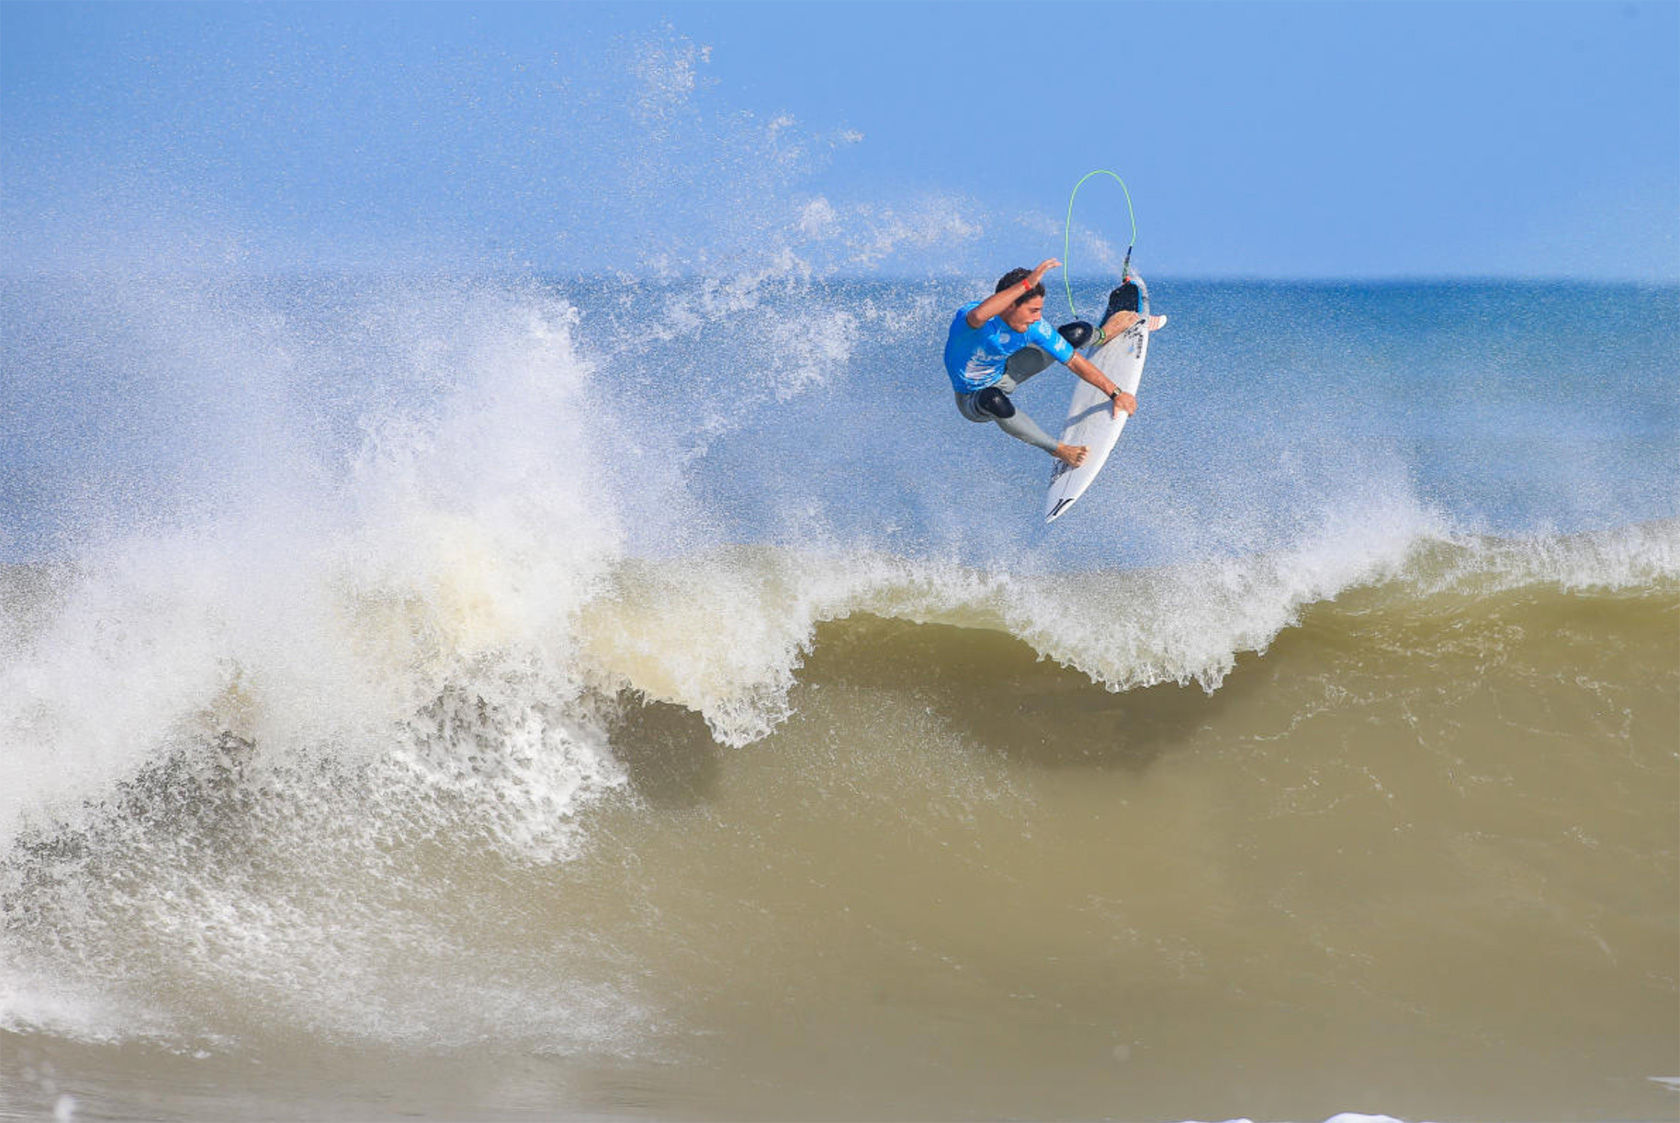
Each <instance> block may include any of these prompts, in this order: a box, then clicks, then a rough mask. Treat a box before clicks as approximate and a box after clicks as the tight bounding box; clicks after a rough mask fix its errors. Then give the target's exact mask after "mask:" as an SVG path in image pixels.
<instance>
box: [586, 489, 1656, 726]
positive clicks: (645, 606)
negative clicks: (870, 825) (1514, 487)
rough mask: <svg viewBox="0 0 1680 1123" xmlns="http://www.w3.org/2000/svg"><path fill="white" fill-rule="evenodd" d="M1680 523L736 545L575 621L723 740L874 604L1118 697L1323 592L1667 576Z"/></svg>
mask: <svg viewBox="0 0 1680 1123" xmlns="http://www.w3.org/2000/svg"><path fill="white" fill-rule="evenodd" d="M1677 582H1680V520H1671V521H1664V522H1656V523H1646V524H1638V525H1635V526H1630V527H1625V528H1621V529H1618V530H1613V531H1603V532H1593V533H1586V534H1578V535H1571V536H1532V537H1525V538H1498V537H1490V536H1482V535H1466V534H1454V533H1451V532H1449V531H1447V530H1445V529H1444V528H1443V527H1441V526H1440V524H1439V523H1438V522H1435V521H1433V520H1427V519H1419V520H1416V521H1410V522H1405V521H1397V522H1394V523H1390V524H1382V525H1379V526H1378V527H1377V528H1375V529H1374V530H1370V531H1367V532H1365V533H1358V532H1355V531H1350V530H1348V529H1346V528H1336V529H1335V530H1332V531H1330V532H1327V533H1326V534H1324V535H1323V536H1322V537H1320V538H1318V539H1316V540H1314V541H1312V542H1310V543H1308V544H1306V545H1303V546H1301V547H1298V548H1295V549H1292V550H1285V551H1279V552H1275V553H1269V554H1261V555H1257V556H1252V557H1234V558H1223V559H1214V560H1207V561H1201V562H1191V563H1185V564H1181V565H1176V566H1167V567H1159V568H1152V569H1142V570H1106V571H1097V572H1090V573H1076V574H1040V575H1029V574H1012V573H1008V572H1004V571H990V572H988V571H984V570H979V569H974V568H972V567H964V566H959V565H956V564H940V563H932V562H927V561H920V560H910V559H905V558H902V557H894V556H892V555H887V554H881V553H875V552H869V551H861V552H854V553H845V554H833V553H815V552H812V553H806V552H801V551H795V550H780V549H772V548H767V547H766V548H740V549H735V550H730V551H723V552H718V553H713V554H709V555H705V556H701V557H685V558H682V559H679V560H673V561H671V562H668V563H666V564H663V565H657V564H652V563H646V562H627V563H624V564H623V565H621V566H620V567H619V568H618V569H616V570H615V571H614V574H613V577H612V578H611V580H610V581H609V582H608V583H607V584H606V585H604V586H603V588H602V592H601V594H600V595H599V596H597V597H596V598H595V599H594V600H592V601H591V603H590V604H589V606H588V608H587V609H586V610H585V611H584V613H583V614H582V616H581V617H580V620H579V628H580V637H581V639H580V653H581V656H582V658H583V659H584V660H585V665H586V668H587V674H588V676H589V677H590V678H591V680H592V681H596V682H599V683H603V684H607V685H608V686H610V687H612V688H615V689H616V688H629V689H632V690H635V691H639V692H640V693H641V694H643V695H645V696H646V697H648V698H649V699H652V700H655V701H661V702H670V703H674V704H676V705H680V706H683V707H685V708H688V709H690V710H693V711H695V712H697V713H699V714H701V715H702V716H704V717H705V719H706V720H707V722H708V723H709V724H710V726H711V728H712V732H713V734H714V736H716V737H717V739H718V740H719V741H721V742H723V743H725V744H734V745H740V744H745V743H748V742H750V741H754V740H757V739H759V738H761V737H764V736H766V735H767V734H768V733H769V732H770V731H771V730H772V729H774V728H775V726H776V725H777V724H779V723H780V722H782V721H784V720H785V719H786V718H787V717H788V716H789V713H790V710H789V703H788V692H789V691H790V690H791V688H792V687H793V685H794V683H795V681H796V678H797V672H798V668H799V666H800V665H801V663H802V661H803V659H804V658H805V657H806V656H808V655H809V653H810V652H811V650H812V647H813V644H814V643H815V635H816V628H817V626H818V625H819V624H822V623H824V622H827V621H833V620H839V619H844V618H846V617H848V616H852V615H854V614H868V615H874V616H882V617H887V618H890V619H897V620H903V621H907V622H910V623H941V624H949V625H953V626H957V627H961V628H979V629H987V630H992V631H998V632H1003V633H1006V634H1009V635H1011V636H1014V637H1015V638H1017V639H1020V640H1023V641H1024V642H1026V643H1027V644H1029V645H1030V646H1031V647H1032V648H1033V650H1035V651H1036V652H1038V654H1039V655H1040V656H1041V657H1043V658H1048V659H1053V660H1055V661H1056V662H1058V663H1061V664H1063V665H1065V666H1068V667H1072V668H1074V669H1077V670H1079V671H1081V672H1083V673H1084V674H1085V675H1087V676H1088V677H1089V678H1090V679H1091V680H1092V681H1093V682H1095V683H1098V684H1100V685H1102V686H1103V687H1105V688H1107V689H1109V690H1111V691H1125V690H1132V689H1138V688H1142V687H1149V686H1154V685H1158V684H1161V683H1168V682H1171V683H1178V684H1180V685H1185V684H1189V683H1196V684H1198V685H1200V686H1201V687H1202V688H1203V689H1204V690H1208V691H1213V690H1215V689H1217V688H1218V687H1219V685H1220V684H1221V683H1222V682H1223V680H1224V678H1225V676H1226V675H1228V674H1229V673H1230V671H1231V670H1232V668H1233V667H1234V666H1235V663H1236V660H1237V658H1238V657H1239V656H1241V655H1243V654H1246V653H1263V652H1264V651H1266V649H1267V648H1268V646H1269V645H1270V644H1271V643H1272V642H1273V641H1274V640H1275V639H1276V638H1277V637H1278V635H1279V634H1281V633H1282V632H1284V631H1285V630H1287V629H1289V628H1292V627H1295V626H1297V625H1299V624H1300V622H1301V619H1302V614H1303V612H1305V611H1306V610H1307V609H1309V608H1311V607H1312V606H1314V605H1318V604H1323V603H1326V602H1330V601H1334V600H1336V599H1337V598H1339V597H1343V596H1345V595H1347V594H1350V593H1352V592H1354V591H1362V592H1364V593H1366V594H1369V595H1370V596H1375V597H1378V598H1380V599H1381V600H1383V601H1385V602H1387V603H1389V604H1400V603H1413V604H1419V603H1422V602H1425V601H1428V600H1429V599H1431V598H1443V597H1452V598H1460V599H1462V598H1465V597H1483V596H1492V595H1496V594H1499V593H1502V592H1507V591H1510V590H1514V589H1523V588H1538V587H1544V588H1552V589H1557V590H1561V591H1564V592H1567V593H1582V594H1585V593H1590V592H1595V591H1602V592H1621V591H1633V592H1640V591H1647V592H1661V591H1663V590H1668V589H1672V588H1674V587H1675V585H1676V583H1677Z"/></svg>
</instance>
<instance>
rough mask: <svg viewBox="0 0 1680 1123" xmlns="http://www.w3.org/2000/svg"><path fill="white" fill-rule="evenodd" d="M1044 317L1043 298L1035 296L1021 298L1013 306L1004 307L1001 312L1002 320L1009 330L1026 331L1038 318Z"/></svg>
mask: <svg viewBox="0 0 1680 1123" xmlns="http://www.w3.org/2000/svg"><path fill="white" fill-rule="evenodd" d="M1043 318H1044V298H1043V297H1042V296H1035V297H1033V298H1032V299H1031V300H1023V301H1022V302H1021V303H1019V304H1017V305H1015V306H1014V307H1013V308H1006V309H1004V312H1003V322H1004V323H1006V324H1008V325H1009V330H1010V331H1026V330H1027V329H1028V328H1030V327H1032V326H1033V325H1034V324H1036V323H1038V321H1039V320H1041V319H1043Z"/></svg>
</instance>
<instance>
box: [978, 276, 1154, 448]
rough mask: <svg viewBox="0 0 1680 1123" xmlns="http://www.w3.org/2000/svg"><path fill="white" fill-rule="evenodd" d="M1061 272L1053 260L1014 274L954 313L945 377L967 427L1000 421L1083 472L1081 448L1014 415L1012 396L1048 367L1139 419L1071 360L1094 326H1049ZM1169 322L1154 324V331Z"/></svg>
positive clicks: (1113, 322)
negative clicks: (1056, 366) (1050, 285)
mask: <svg viewBox="0 0 1680 1123" xmlns="http://www.w3.org/2000/svg"><path fill="white" fill-rule="evenodd" d="M1059 265H1061V262H1059V261H1057V260H1056V259H1055V258H1053V257H1052V258H1047V259H1046V260H1044V261H1041V262H1039V263H1038V267H1037V268H1036V269H1011V270H1010V271H1009V272H1007V273H1005V274H1004V275H1003V276H1002V278H1000V279H999V280H998V283H997V291H996V292H994V293H993V294H992V295H991V296H988V297H987V298H986V299H985V300H976V301H974V302H973V303H972V304H965V305H963V306H962V307H961V308H959V309H957V314H956V316H955V318H953V319H952V321H951V331H950V334H949V335H948V336H947V337H946V340H945V373H946V374H948V375H950V376H951V387H952V389H954V390H955V391H956V393H957V410H958V411H959V412H960V413H961V414H962V415H963V416H964V417H966V418H968V419H969V420H970V421H995V422H997V424H998V428H1000V429H1002V430H1003V431H1004V432H1005V433H1008V434H1009V435H1010V436H1012V437H1014V438H1015V439H1016V440H1021V441H1025V442H1027V443H1028V444H1030V445H1033V446H1035V447H1037V448H1041V449H1043V450H1044V451H1045V452H1048V453H1049V454H1050V455H1051V456H1054V457H1055V458H1056V459H1057V460H1060V461H1062V462H1064V463H1066V464H1068V465H1070V466H1072V467H1075V468H1077V467H1079V465H1080V464H1081V463H1082V462H1083V461H1084V459H1085V453H1086V447H1085V446H1084V445H1064V444H1061V443H1059V442H1057V441H1056V440H1055V438H1053V437H1051V436H1050V435H1049V434H1048V433H1046V432H1045V431H1044V430H1043V429H1040V428H1039V427H1038V425H1037V424H1036V423H1035V422H1034V421H1033V419H1032V418H1030V417H1028V416H1027V415H1026V414H1025V413H1023V412H1021V411H1020V410H1019V409H1017V408H1016V407H1015V403H1014V402H1012V401H1010V400H1009V395H1010V394H1011V393H1013V392H1014V390H1015V389H1016V387H1018V386H1020V385H1021V383H1023V382H1025V381H1026V380H1027V379H1029V378H1031V377H1032V376H1033V375H1035V374H1037V373H1039V372H1040V371H1042V370H1043V369H1044V368H1045V367H1048V366H1049V365H1050V362H1051V360H1052V359H1054V360H1056V361H1058V362H1061V363H1065V364H1066V365H1067V368H1068V369H1069V370H1071V371H1073V373H1074V374H1076V375H1078V376H1079V377H1080V378H1082V379H1084V380H1085V381H1086V382H1089V383H1090V384H1091V385H1093V386H1095V387H1096V388H1097V389H1098V390H1100V391H1102V392H1103V393H1104V394H1106V395H1108V397H1109V400H1110V401H1111V402H1112V403H1113V410H1114V416H1115V417H1119V416H1120V411H1121V410H1125V411H1126V412H1127V413H1128V414H1131V413H1136V412H1137V399H1136V398H1134V397H1133V396H1132V395H1130V394H1128V393H1126V392H1125V391H1124V390H1122V389H1120V388H1119V387H1118V386H1116V385H1114V383H1113V382H1112V381H1111V380H1110V379H1109V378H1108V376H1107V375H1105V374H1103V372H1102V371H1100V370H1098V369H1097V368H1096V367H1095V366H1094V365H1092V364H1091V363H1090V362H1089V361H1087V360H1086V359H1085V357H1084V356H1082V355H1077V354H1075V353H1074V348H1075V347H1082V346H1084V345H1085V343H1086V342H1087V341H1089V340H1090V338H1091V325H1090V324H1088V323H1086V322H1085V321H1084V320H1075V321H1074V322H1073V323H1071V324H1063V325H1062V326H1061V327H1060V328H1052V327H1051V326H1050V325H1049V324H1048V323H1046V322H1045V320H1044V274H1046V273H1048V272H1049V271H1050V270H1052V269H1054V268H1056V267H1057V266H1059ZM1137 318H1138V314H1137V313H1136V312H1127V311H1124V310H1122V311H1118V312H1116V313H1114V315H1112V316H1110V317H1109V318H1108V320H1107V321H1106V322H1105V323H1104V324H1103V326H1102V327H1101V328H1100V329H1099V330H1098V331H1097V333H1096V336H1097V340H1096V341H1097V344H1098V345H1099V346H1100V345H1101V344H1102V343H1103V342H1104V341H1106V340H1109V339H1112V338H1114V337H1115V336H1117V335H1119V334H1120V333H1121V332H1123V331H1125V330H1126V329H1127V328H1129V327H1131V326H1132V324H1133V323H1135V322H1136V321H1137ZM1166 322H1167V318H1166V317H1165V316H1151V317H1149V324H1148V328H1149V330H1150V331H1154V330H1156V329H1157V328H1159V327H1161V326H1162V325H1163V324H1165V323H1166Z"/></svg>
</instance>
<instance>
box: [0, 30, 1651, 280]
mask: <svg viewBox="0 0 1680 1123" xmlns="http://www.w3.org/2000/svg"><path fill="white" fill-rule="evenodd" d="M1096 167H1106V168H1112V169H1114V170H1116V171H1118V172H1120V173H1121V174H1122V175H1123V176H1125V178H1126V180H1127V182H1128V184H1129V185H1130V188H1131V191H1132V196H1133V199H1134V201H1135V203H1136V205H1137V218H1138V224H1139V228H1140V244H1139V250H1138V254H1139V261H1140V264H1145V267H1146V268H1149V269H1152V270H1154V271H1155V272H1157V273H1161V274H1172V275H1176V276H1201V277H1276V278H1297V277H1455V276H1524V277H1526V276H1553V277H1580V278H1591V279H1631V280H1645V281H1650V280H1665V281H1674V280H1680V4H1676V3H1671V2H1670V3H1586V4H1576V3H1560V4H1539V3H1493V4H1475V3H1471V4H1447V3H1403V4H1389V3H1362V4H1355V3H1347V4H1342V3H1309V4H1297V3H1181V4H1074V5H1059V4H1036V5H1022V4H984V3H978V4H975V3H971V4H961V5H957V4H926V5H920V4H893V5H887V4H797V5H794V4H786V5H783V4H703V3H693V4H653V3H647V4H622V5H604V4H588V5H571V4H530V5H527V4H498V5H452V4H441V3H432V4H406V5H387V4H277V5H270V4H252V5H237V6H235V5H222V4H192V5H152V4H98V5H83V4H69V3H57V4H18V3H5V4H3V5H0V177H3V179H0V184H3V191H4V194H3V196H0V219H3V234H4V257H3V263H4V266H5V268H6V269H7V270H10V271H18V270H27V269H31V268H34V267H39V266H49V267H50V266H51V265H53V264H70V265H83V264H86V263H88V262H90V261H91V262H98V261H111V262H115V263H117V264H120V265H123V266H125V267H126V266H130V265H134V264H136V263H146V262H157V263H164V264H170V265H174V264H183V263H185V264H193V263H199V264H206V265H210V266H214V267H232V268H251V269H261V270H268V269H288V268H295V269H308V268H321V267H330V268H337V267H357V268H383V267H403V266H408V265H413V264H416V263H439V264H447V265H458V266H485V265H494V266H509V265H511V266H513V267H516V268H530V269H533V270H540V271H554V272H571V271H594V270H602V269H609V270H610V269H617V270H622V271H625V272H629V273H635V274H638V275H640V274H643V273H646V272H648V271H649V270H652V271H655V272H687V271H695V270H699V271H706V270H709V269H717V268H736V269H749V270H750V269H752V268H755V267H756V263H765V262H773V261H775V260H777V259H778V258H780V259H784V260H785V259H787V258H788V257H789V256H790V255H791V257H792V258H793V259H795V260H797V261H799V262H801V263H804V264H809V265H810V266H812V267H814V268H817V269H819V270H830V271H841V272H848V273H857V274H864V275H868V274H872V273H888V274H895V275H905V274H908V275H917V274H927V275H939V274H942V273H951V272H969V273H974V274H981V275H989V274H990V273H992V272H994V271H995V270H994V269H993V265H994V264H995V263H996V262H998V261H1005V262H1013V261H1016V260H1019V261H1022V262H1028V261H1031V260H1034V259H1035V258H1036V257H1038V256H1041V255H1045V254H1056V255H1057V256H1060V253H1061V246H1062V230H1061V224H1062V219H1063V215H1064V213H1065V208H1066V205H1067V193H1068V191H1069V189H1070V188H1071V187H1072V185H1073V183H1074V182H1075V181H1076V180H1077V179H1078V178H1079V177H1080V175H1082V174H1083V173H1084V172H1086V171H1088V170H1090V169H1092V168H1096ZM1079 219H1080V222H1081V235H1080V238H1079V240H1078V241H1077V242H1076V249H1075V255H1076V260H1077V259H1083V260H1089V259H1091V257H1092V255H1093V254H1095V255H1102V254H1104V253H1107V254H1109V255H1112V254H1113V253H1114V252H1117V249H1118V248H1123V245H1124V242H1125V235H1126V223H1125V210H1124V206H1123V204H1122V203H1121V200H1120V197H1119V195H1118V192H1117V191H1115V190H1114V189H1113V188H1112V185H1109V184H1106V183H1104V182H1100V181H1093V182H1092V183H1091V184H1089V185H1088V186H1087V188H1086V189H1085V191H1084V192H1082V194H1081V196H1080V211H1079ZM1098 239H1101V241H1098ZM765 267H769V266H765Z"/></svg>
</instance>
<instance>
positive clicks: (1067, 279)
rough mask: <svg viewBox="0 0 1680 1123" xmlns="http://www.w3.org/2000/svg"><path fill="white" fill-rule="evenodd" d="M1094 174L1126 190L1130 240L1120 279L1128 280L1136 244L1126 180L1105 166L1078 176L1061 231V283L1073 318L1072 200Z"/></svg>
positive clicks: (1130, 274)
mask: <svg viewBox="0 0 1680 1123" xmlns="http://www.w3.org/2000/svg"><path fill="white" fill-rule="evenodd" d="M1094 175H1106V176H1108V177H1109V178H1110V179H1112V180H1114V182H1115V183H1118V184H1119V185H1120V190H1121V191H1125V192H1126V217H1127V218H1130V219H1131V220H1132V240H1131V242H1130V243H1129V244H1128V245H1127V246H1126V261H1125V263H1124V264H1123V265H1121V266H1120V280H1121V281H1122V282H1125V281H1128V280H1130V279H1131V276H1132V248H1133V247H1134V246H1136V245H1137V215H1136V214H1135V213H1134V212H1133V211H1132V193H1131V191H1129V190H1127V188H1126V181H1125V180H1123V179H1121V178H1120V177H1119V176H1118V175H1116V174H1115V173H1114V172H1111V171H1109V170H1108V169H1107V168H1097V169H1096V170H1095V171H1089V172H1086V173H1085V174H1084V175H1082V176H1080V177H1079V182H1078V183H1076V184H1074V185H1073V193H1072V194H1071V195H1069V196H1068V212H1067V226H1066V227H1065V228H1064V230H1063V233H1062V283H1063V284H1064V285H1065V286H1066V287H1067V302H1068V311H1070V312H1072V313H1073V318H1074V319H1076V320H1077V319H1078V318H1079V309H1078V308H1077V307H1075V306H1074V303H1073V266H1072V265H1071V264H1069V262H1070V259H1071V258H1072V256H1073V201H1074V200H1075V199H1077V198H1078V197H1079V189H1080V188H1081V187H1083V186H1085V181H1086V180H1088V179H1090V178H1091V177H1092V176H1094Z"/></svg>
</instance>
